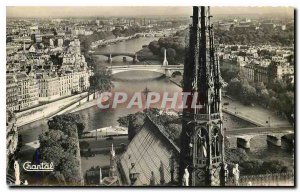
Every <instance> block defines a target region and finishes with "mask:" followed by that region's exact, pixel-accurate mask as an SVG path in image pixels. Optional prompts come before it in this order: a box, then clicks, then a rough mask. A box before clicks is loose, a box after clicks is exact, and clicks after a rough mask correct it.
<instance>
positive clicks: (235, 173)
mask: <svg viewBox="0 0 300 192" xmlns="http://www.w3.org/2000/svg"><path fill="white" fill-rule="evenodd" d="M232 174H233V181H234V184H235V185H236V186H239V179H240V170H239V164H235V167H234V168H233V169H232Z"/></svg>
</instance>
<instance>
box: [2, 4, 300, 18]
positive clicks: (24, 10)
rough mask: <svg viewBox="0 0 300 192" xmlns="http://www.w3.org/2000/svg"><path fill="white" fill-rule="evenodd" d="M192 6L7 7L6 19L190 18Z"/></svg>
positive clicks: (217, 11) (257, 10) (251, 10)
mask: <svg viewBox="0 0 300 192" xmlns="http://www.w3.org/2000/svg"><path fill="white" fill-rule="evenodd" d="M211 13H212V14H213V15H247V14H248V15H268V14H272V15H274V14H276V15H286V16H293V14H294V8H292V7H211ZM191 14H192V7H180V6H177V7H175V6H170V7H169V6H156V7H155V6H122V7H121V6H60V7H59V6H7V7H6V17H7V18H11V17H21V18H22V17H23V18H29V17H31V18H32V17H38V18H39V17H41V18H45V17H48V18H49V17H51V18H59V17H97V16H98V17H109V16H124V17H131V16H189V15H191Z"/></svg>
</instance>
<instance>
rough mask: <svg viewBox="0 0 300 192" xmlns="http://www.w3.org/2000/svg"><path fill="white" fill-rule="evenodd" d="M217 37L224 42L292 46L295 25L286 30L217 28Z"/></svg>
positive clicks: (220, 41)
mask: <svg viewBox="0 0 300 192" xmlns="http://www.w3.org/2000/svg"><path fill="white" fill-rule="evenodd" d="M214 31H215V37H216V38H217V39H218V41H219V43H222V44H243V45H262V44H264V45H266V44H267V45H269V44H272V45H280V46H291V45H293V43H294V26H288V27H287V29H286V30H284V31H283V30H275V29H271V28H261V29H255V28H234V27H231V28H230V30H228V31H225V30H221V29H218V28H216V29H215V30H214Z"/></svg>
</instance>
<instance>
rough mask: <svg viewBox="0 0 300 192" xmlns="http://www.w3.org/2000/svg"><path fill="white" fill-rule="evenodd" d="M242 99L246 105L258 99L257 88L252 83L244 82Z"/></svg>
mask: <svg viewBox="0 0 300 192" xmlns="http://www.w3.org/2000/svg"><path fill="white" fill-rule="evenodd" d="M240 99H241V101H242V102H243V103H244V104H245V105H250V104H252V103H253V101H254V100H255V99H256V90H255V88H254V87H252V86H251V85H249V84H247V83H244V84H243V85H242V91H241V94H240Z"/></svg>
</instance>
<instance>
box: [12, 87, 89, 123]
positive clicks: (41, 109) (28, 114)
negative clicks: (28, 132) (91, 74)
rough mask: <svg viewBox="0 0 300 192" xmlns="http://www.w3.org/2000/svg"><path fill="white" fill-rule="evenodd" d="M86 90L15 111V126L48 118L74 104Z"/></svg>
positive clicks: (83, 95)
mask: <svg viewBox="0 0 300 192" xmlns="http://www.w3.org/2000/svg"><path fill="white" fill-rule="evenodd" d="M87 94H88V93H87V92H84V93H80V94H77V95H73V96H70V97H67V98H63V99H60V100H56V101H54V102H51V103H47V104H45V105H40V106H37V107H34V108H31V109H28V110H25V111H22V112H19V113H16V117H17V122H16V124H17V126H18V127H21V126H23V125H26V124H29V123H32V122H35V121H38V120H40V119H44V118H48V117H51V116H54V115H56V114H57V113H59V112H60V111H62V110H65V109H66V108H68V107H70V106H72V105H74V104H75V103H77V102H79V101H80V100H81V99H83V98H84V97H86V96H87Z"/></svg>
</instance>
